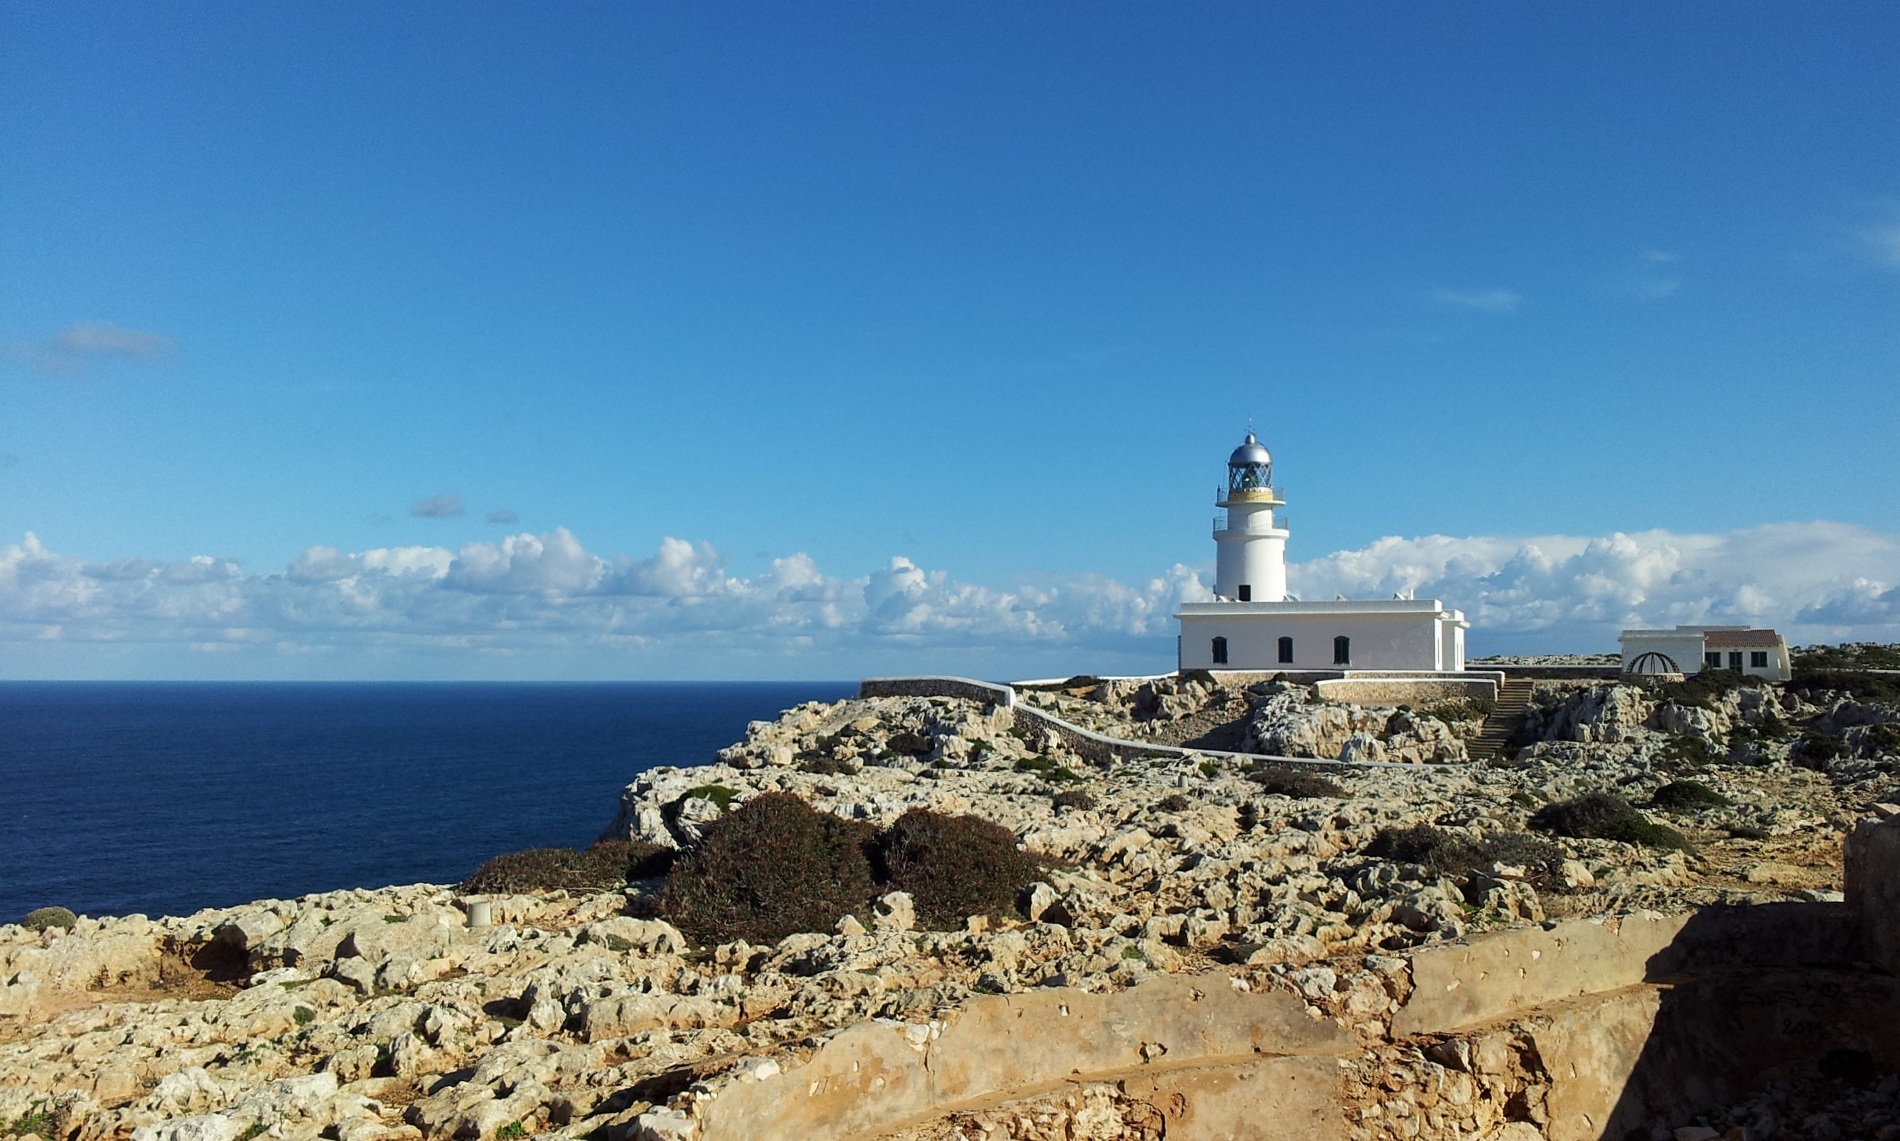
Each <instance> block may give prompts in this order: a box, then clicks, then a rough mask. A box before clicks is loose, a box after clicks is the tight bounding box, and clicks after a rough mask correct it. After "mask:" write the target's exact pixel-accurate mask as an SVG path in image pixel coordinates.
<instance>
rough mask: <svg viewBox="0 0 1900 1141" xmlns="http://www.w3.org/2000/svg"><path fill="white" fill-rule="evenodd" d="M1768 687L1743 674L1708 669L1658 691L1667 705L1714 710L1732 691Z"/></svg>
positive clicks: (1735, 671)
mask: <svg viewBox="0 0 1900 1141" xmlns="http://www.w3.org/2000/svg"><path fill="white" fill-rule="evenodd" d="M1766 684H1768V683H1767V682H1765V681H1763V680H1762V679H1761V678H1758V677H1754V676H1751V675H1748V674H1744V673H1742V672H1741V671H1740V670H1722V669H1705V670H1702V671H1701V672H1699V673H1692V674H1690V675H1689V676H1688V677H1685V678H1683V679H1682V680H1681V681H1665V682H1660V683H1658V684H1657V686H1656V690H1657V694H1658V696H1660V697H1661V698H1662V699H1663V700H1664V701H1673V702H1675V703H1676V704H1677V705H1693V706H1695V707H1696V708H1698V709H1714V708H1715V706H1716V703H1717V702H1719V701H1720V700H1721V699H1722V697H1723V695H1725V694H1727V693H1728V692H1729V691H1730V690H1735V689H1743V688H1757V687H1760V686H1763V685H1766Z"/></svg>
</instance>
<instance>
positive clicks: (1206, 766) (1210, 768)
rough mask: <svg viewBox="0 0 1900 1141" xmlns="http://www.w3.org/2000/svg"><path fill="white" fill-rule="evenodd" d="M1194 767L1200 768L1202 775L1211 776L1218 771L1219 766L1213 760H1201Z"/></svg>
mask: <svg viewBox="0 0 1900 1141" xmlns="http://www.w3.org/2000/svg"><path fill="white" fill-rule="evenodd" d="M1195 767H1196V768H1198V769H1200V772H1201V775H1202V776H1204V777H1213V776H1215V775H1217V774H1218V773H1219V772H1220V766H1219V765H1217V764H1215V763H1214V762H1213V761H1202V762H1201V763H1200V764H1199V765H1197V766H1195Z"/></svg>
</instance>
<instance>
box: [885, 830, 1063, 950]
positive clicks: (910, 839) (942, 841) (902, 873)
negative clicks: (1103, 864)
mask: <svg viewBox="0 0 1900 1141" xmlns="http://www.w3.org/2000/svg"><path fill="white" fill-rule="evenodd" d="M872 855H873V858H874V867H875V870H876V872H877V876H878V879H879V880H880V881H881V886H883V887H885V888H887V889H888V890H891V891H907V892H909V893H910V896H911V902H912V903H913V904H914V905H915V906H916V909H917V918H918V920H919V921H920V922H921V923H923V924H924V925H925V926H927V927H932V928H936V929H938V930H947V929H951V928H956V927H961V926H962V925H963V921H964V919H965V918H966V917H967V916H971V915H992V916H1000V915H1005V914H1008V913H1009V912H1011V911H1013V910H1014V909H1015V906H1016V896H1017V893H1018V892H1019V891H1021V890H1022V888H1023V886H1024V885H1025V884H1028V883H1030V882H1032V881H1034V880H1035V879H1037V878H1038V877H1040V876H1041V875H1042V872H1043V865H1042V863H1041V861H1039V860H1037V859H1036V858H1035V857H1034V856H1031V855H1030V854H1029V853H1027V852H1024V851H1023V850H1022V849H1021V848H1019V847H1017V846H1016V836H1015V834H1014V833H1012V832H1011V831H1010V830H1009V829H1007V828H1005V827H1003V826H1002V825H1000V824H994V823H991V822H990V821H988V820H983V819H980V818H978V817H975V816H951V815H947V814H945V813H941V812H931V811H928V810H926V809H921V808H913V809H911V810H910V811H909V812H906V813H904V815H902V816H900V817H898V818H897V821H896V823H894V824H892V825H891V826H890V828H889V829H887V830H886V831H885V832H884V833H883V834H881V835H880V836H878V838H877V840H876V842H875V843H874V845H873V846H872Z"/></svg>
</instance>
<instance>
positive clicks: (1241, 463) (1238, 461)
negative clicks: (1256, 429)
mask: <svg viewBox="0 0 1900 1141" xmlns="http://www.w3.org/2000/svg"><path fill="white" fill-rule="evenodd" d="M1272 462H1273V457H1272V456H1271V455H1268V454H1267V449H1266V448H1265V447H1263V446H1262V445H1261V443H1260V441H1259V440H1256V439H1254V438H1253V433H1252V432H1249V433H1247V439H1246V440H1245V441H1244V442H1242V443H1241V445H1240V446H1239V447H1238V448H1235V449H1234V454H1233V455H1231V456H1228V457H1227V466H1228V467H1253V466H1260V467H1265V466H1266V465H1268V464H1270V463H1272Z"/></svg>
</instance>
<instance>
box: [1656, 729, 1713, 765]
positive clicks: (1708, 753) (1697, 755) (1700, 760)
mask: <svg viewBox="0 0 1900 1141" xmlns="http://www.w3.org/2000/svg"><path fill="white" fill-rule="evenodd" d="M1658 757H1659V759H1661V760H1663V761H1670V762H1674V763H1675V764H1678V765H1683V766H1686V767H1688V768H1692V769H1699V768H1703V767H1704V766H1707V765H1712V764H1714V763H1715V762H1716V761H1717V760H1719V759H1720V758H1719V757H1718V756H1717V755H1716V751H1715V746H1713V745H1711V744H1709V743H1708V742H1707V741H1705V740H1703V739H1702V738H1701V737H1681V736H1678V737H1671V738H1670V739H1669V743H1668V744H1666V745H1664V746H1663V749H1662V752H1661V753H1660V754H1658Z"/></svg>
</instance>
